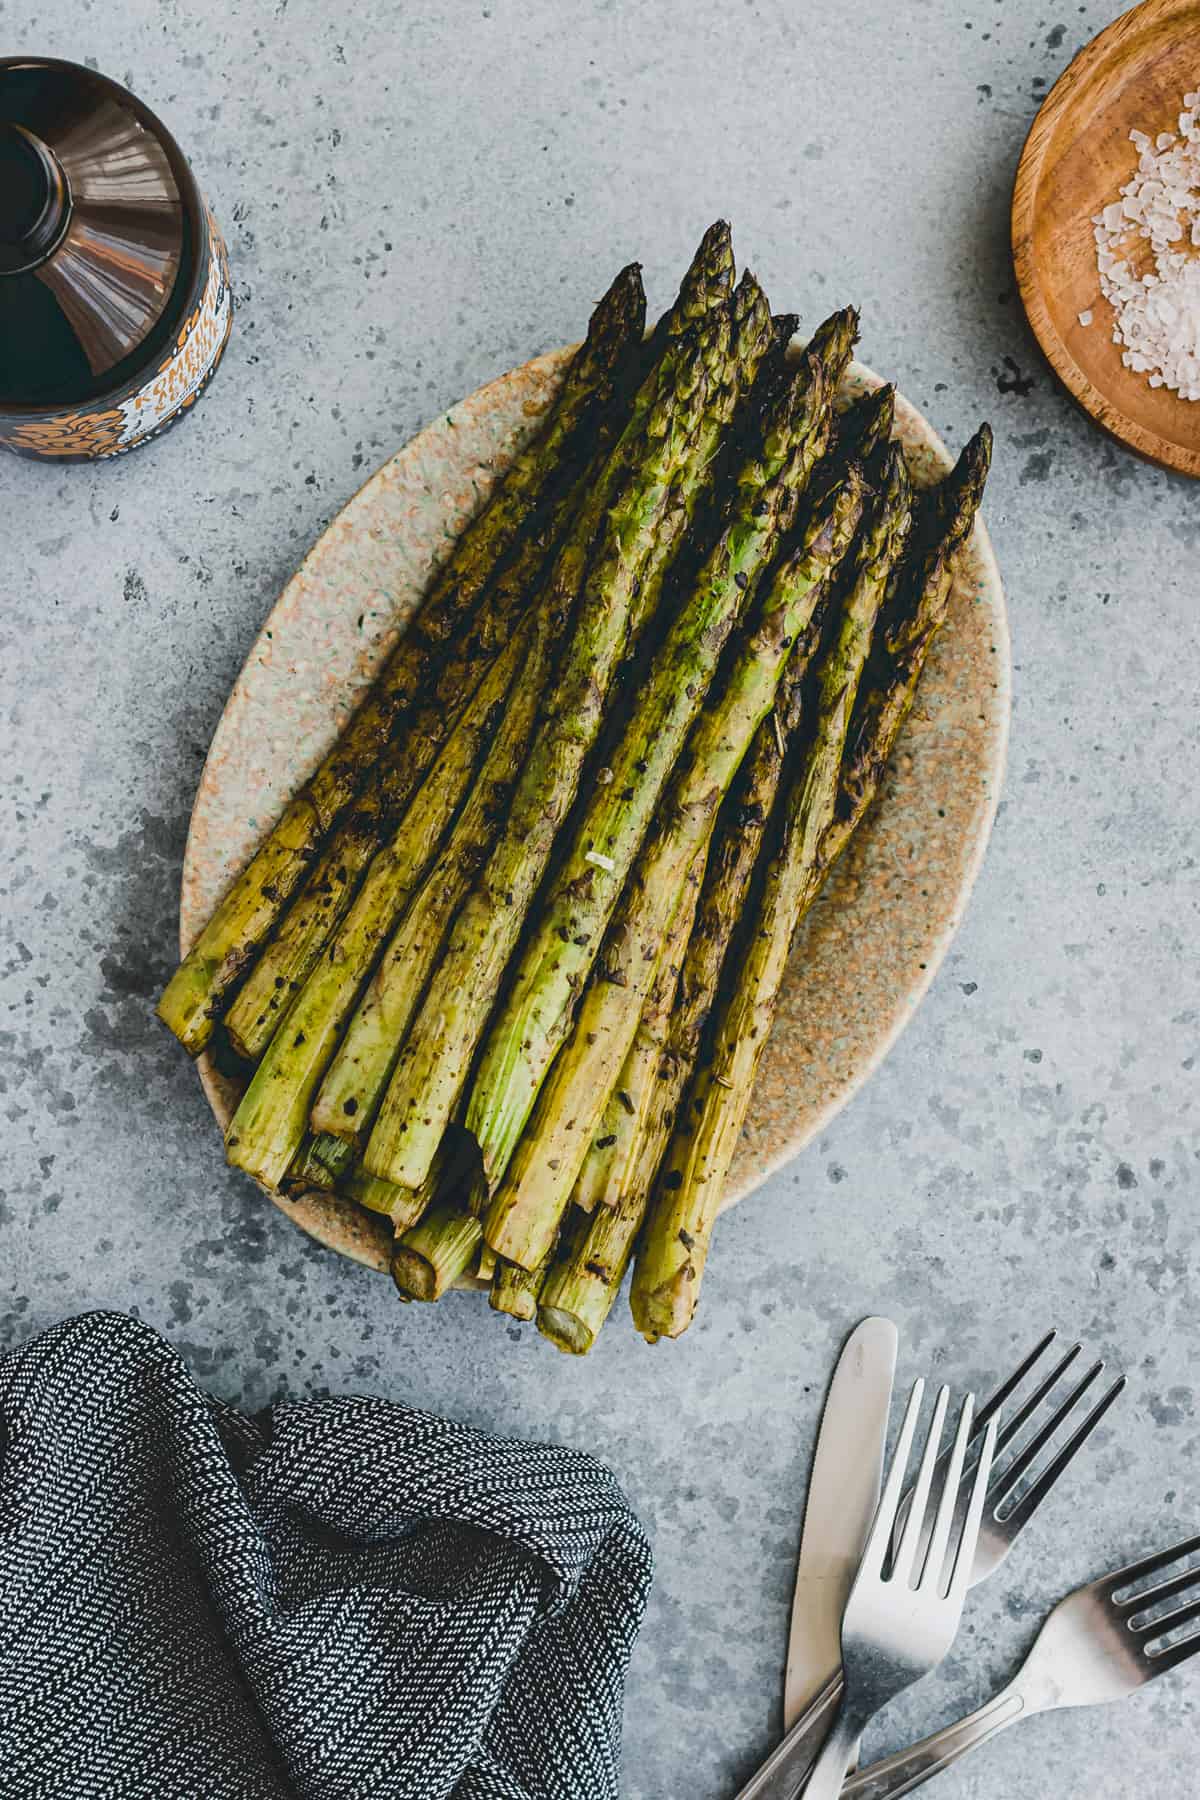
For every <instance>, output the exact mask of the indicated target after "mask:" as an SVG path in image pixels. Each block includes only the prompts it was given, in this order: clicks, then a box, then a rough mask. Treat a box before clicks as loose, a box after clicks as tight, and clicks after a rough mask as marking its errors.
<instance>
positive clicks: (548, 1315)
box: [503, 852, 705, 1356]
mask: <svg viewBox="0 0 1200 1800" xmlns="http://www.w3.org/2000/svg"><path fill="white" fill-rule="evenodd" d="M704 860H705V858H704V853H703V852H701V855H700V857H699V858H698V859H697V862H696V863H695V864H693V866H692V869H691V870H690V871H689V874H688V879H687V883H686V886H685V889H684V897H683V900H682V902H681V904H680V905H679V906H678V907H677V909H676V912H675V917H674V919H673V920H672V921H671V928H670V930H669V932H668V933H667V936H666V938H665V939H664V942H663V947H662V950H661V951H660V953H659V959H658V966H657V968H656V969H655V971H654V980H653V983H652V984H651V987H650V990H649V993H648V994H647V996H646V1003H645V1005H644V1006H643V1008H642V1016H641V1018H640V1019H639V1020H638V1027H637V1033H636V1035H635V1037H634V1040H633V1043H632V1045H631V1046H630V1050H629V1054H628V1055H627V1056H626V1058H625V1062H624V1064H623V1066H622V1069H621V1073H620V1075H619V1076H618V1078H617V1088H616V1090H615V1092H614V1093H613V1094H612V1095H611V1096H610V1098H609V1101H608V1103H607V1105H606V1107H605V1109H604V1113H603V1115H602V1118H601V1121H600V1128H599V1133H598V1135H597V1136H596V1137H594V1138H593V1139H592V1142H591V1143H590V1144H589V1146H588V1152H587V1156H586V1158H585V1160H584V1165H583V1168H582V1169H581V1170H580V1173H579V1179H578V1181H577V1182H576V1184H575V1192H574V1194H573V1196H572V1200H573V1202H574V1207H573V1210H574V1211H575V1212H577V1213H579V1214H582V1215H583V1216H582V1218H581V1228H580V1229H579V1230H578V1231H576V1232H573V1233H572V1234H570V1241H569V1242H565V1243H564V1242H563V1241H562V1239H563V1238H564V1237H566V1235H567V1234H565V1233H564V1234H562V1236H560V1241H559V1247H558V1249H557V1251H556V1252H555V1253H554V1254H553V1255H552V1256H551V1257H549V1258H548V1259H547V1264H548V1267H547V1264H543V1265H542V1269H541V1271H540V1273H539V1276H538V1277H537V1282H536V1286H535V1287H534V1288H533V1292H534V1293H535V1294H536V1295H537V1320H538V1330H539V1331H540V1332H541V1333H542V1334H543V1336H545V1337H548V1338H549V1339H550V1340H551V1341H552V1342H553V1343H555V1344H557V1345H558V1347H559V1349H560V1350H569V1351H571V1352H572V1353H573V1354H576V1355H581V1356H582V1355H585V1354H586V1353H587V1351H588V1350H590V1349H591V1347H592V1344H593V1342H594V1341H595V1336H596V1333H597V1332H598V1331H599V1329H600V1327H601V1325H602V1324H603V1323H604V1320H605V1319H606V1318H607V1316H608V1313H609V1311H610V1309H611V1307H612V1304H613V1301H614V1299H615V1298H616V1295H617V1293H618V1291H619V1289H620V1286H621V1282H622V1281H623V1279H624V1276H625V1270H626V1268H627V1267H628V1263H629V1255H630V1252H631V1251H632V1249H633V1242H634V1238H635V1237H636V1235H637V1228H638V1225H639V1223H640V1221H641V1216H642V1212H643V1210H644V1201H643V1202H642V1203H641V1204H639V1203H638V1200H637V1198H636V1186H635V1184H636V1181H637V1177H638V1174H639V1172H640V1171H639V1168H638V1156H639V1151H640V1149H641V1146H642V1144H643V1143H644V1142H645V1139H646V1133H647V1131H648V1128H649V1118H650V1115H651V1111H652V1106H653V1099H654V1093H655V1089H656V1088H657V1086H658V1083H659V1079H660V1076H661V1074H662V1068H661V1063H662V1056H663V1052H664V1048H665V1040H666V1036H667V1031H668V1027H669V1025H670V1020H671V1015H672V1011H673V1008H674V1006H675V1004H676V1000H677V995H678V990H679V978H680V971H681V965H682V962H683V954H684V951H685V950H686V947H687V943H688V939H689V936H690V934H691V931H692V925H693V921H694V919H695V916H696V905H697V902H698V900H699V897H700V890H701V882H702V878H703V874H704V869H703V864H704ZM516 1266H517V1265H515V1264H513V1263H505V1264H504V1265H503V1267H505V1268H508V1269H512V1268H515V1267H516ZM513 1279H514V1280H515V1277H514V1278H513ZM525 1279H526V1281H528V1282H531V1283H532V1282H533V1280H534V1278H533V1277H531V1276H528V1275H527V1276H526V1277H525ZM529 1316H530V1317H532V1316H533V1315H532V1314H530V1315H529Z"/></svg>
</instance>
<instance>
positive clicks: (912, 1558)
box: [892, 1387, 950, 1586]
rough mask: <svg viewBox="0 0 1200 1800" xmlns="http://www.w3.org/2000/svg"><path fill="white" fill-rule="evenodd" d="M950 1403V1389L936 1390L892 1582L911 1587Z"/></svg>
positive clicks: (894, 1564)
mask: <svg viewBox="0 0 1200 1800" xmlns="http://www.w3.org/2000/svg"><path fill="white" fill-rule="evenodd" d="M949 1404H950V1389H949V1388H948V1387H942V1388H939V1389H938V1397H937V1401H936V1403H935V1405H934V1409H933V1418H932V1419H931V1420H930V1422H929V1431H928V1434H927V1435H926V1438H925V1454H924V1455H923V1456H922V1458H921V1467H920V1469H919V1470H918V1471H917V1483H916V1486H915V1487H914V1489H913V1494H912V1500H911V1501H910V1503H909V1508H908V1520H907V1523H906V1524H905V1527H904V1535H903V1537H902V1538H901V1539H900V1548H899V1549H898V1550H897V1552H896V1557H895V1561H894V1562H893V1564H892V1579H893V1580H894V1581H895V1580H899V1581H902V1582H904V1584H905V1586H911V1585H912V1573H913V1567H914V1565H915V1563H916V1560H917V1550H918V1548H919V1546H920V1542H921V1533H922V1530H923V1529H924V1525H925V1514H926V1512H927V1511H928V1509H929V1490H930V1489H931V1488H932V1486H933V1469H934V1464H935V1463H936V1462H937V1459H938V1451H939V1450H940V1448H941V1444H942V1431H943V1428H944V1426H945V1423H946V1408H947V1407H948V1406H949Z"/></svg>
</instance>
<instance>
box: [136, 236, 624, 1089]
mask: <svg viewBox="0 0 1200 1800" xmlns="http://www.w3.org/2000/svg"><path fill="white" fill-rule="evenodd" d="M644 321H645V295H644V293H643V291H642V284H641V275H640V271H639V269H638V267H637V265H636V264H631V265H630V266H629V267H628V268H626V269H623V270H622V271H621V273H620V274H619V275H618V276H617V278H616V280H615V281H614V282H613V284H612V286H611V287H610V289H609V290H608V293H607V294H606V295H605V296H604V299H603V300H601V302H600V304H599V306H598V307H597V308H596V311H595V312H594V314H593V315H592V320H591V323H590V326H589V329H588V335H587V339H586V341H585V342H584V344H583V345H582V347H581V348H580V350H579V351H578V352H577V354H576V356H575V358H574V359H573V361H572V363H571V365H570V367H569V369H568V371H567V374H566V377H565V378H564V381H563V384H562V387H561V388H560V390H559V393H558V396H557V398H556V400H555V402H554V404H553V406H552V407H551V409H550V412H549V414H548V416H547V419H546V422H545V424H544V425H543V427H542V429H541V431H540V432H539V433H538V434H537V436H536V437H535V438H534V439H533V440H532V441H531V443H530V444H528V445H527V446H526V447H525V448H524V449H523V450H521V451H520V452H519V453H518V454H517V456H516V457H515V458H514V460H513V462H512V464H511V465H510V466H509V468H508V470H507V471H506V472H505V474H504V475H503V476H502V478H501V479H500V481H499V482H498V484H497V486H496V488H495V489H494V490H493V493H492V495H491V497H490V498H489V500H488V501H487V503H486V504H485V506H484V507H483V509H482V510H481V512H480V513H479V515H478V516H477V517H476V518H475V520H474V521H473V522H472V523H471V525H469V526H468V528H467V530H466V531H465V532H464V533H463V535H462V537H461V538H460V539H459V541H458V543H457V544H456V546H455V548H454V550H453V551H452V552H451V554H450V556H449V558H448V559H447V562H446V563H445V565H444V566H443V568H442V569H441V571H440V572H439V574H438V576H437V577H436V578H435V581H434V585H433V588H432V590H431V592H430V594H429V596H428V598H427V599H426V601H425V602H424V604H423V605H422V607H421V610H420V612H419V613H418V615H417V618H416V619H415V620H414V621H413V623H412V625H411V626H410V627H409V629H408V631H407V632H406V633H405V636H404V637H403V639H402V640H401V642H400V644H399V645H398V647H397V649H396V650H395V651H394V652H393V654H392V657H391V659H390V660H389V662H388V664H387V667H386V668H385V670H384V673H383V675H382V676H381V678H380V680H379V681H378V682H377V683H376V685H375V687H374V688H373V689H372V691H371V693H370V694H369V695H368V697H367V699H366V700H365V701H364V702H363V704H362V705H361V706H360V707H359V709H358V711H357V712H356V713H355V715H354V717H353V719H352V720H351V722H350V724H349V726H348V728H347V729H346V731H345V732H344V733H343V734H342V736H341V737H340V739H339V740H338V742H337V743H336V744H335V745H334V747H333V749H332V750H331V751H330V752H329V754H328V755H327V756H326V757H325V759H324V761H323V762H322V763H321V765H320V767H319V768H318V769H317V770H316V772H315V774H313V775H312V776H311V777H310V778H309V780H308V781H307V782H306V783H305V785H304V787H303V788H302V789H301V790H300V792H299V793H298V794H297V795H296V796H295V797H294V798H293V799H292V800H290V801H289V802H288V805H287V806H286V807H285V809H284V812H283V815H282V817H281V818H280V820H279V823H278V824H277V825H276V826H275V828H274V829H273V831H272V832H271V834H270V836H269V837H268V838H267V840H266V842H265V843H264V844H263V845H262V846H261V847H260V849H259V850H258V851H257V852H256V853H255V855H254V857H253V859H252V860H251V862H250V863H249V865H248V866H247V867H246V869H244V870H243V872H242V874H241V875H240V876H239V877H238V879H237V881H235V883H234V884H233V886H232V888H231V889H230V890H229V892H228V893H227V894H226V896H225V898H224V899H223V900H222V901H221V903H220V905H219V906H218V907H217V909H216V911H215V912H214V914H213V916H212V918H211V919H210V920H209V921H208V924H207V925H206V926H205V927H204V930H203V931H202V932H201V933H200V936H199V937H198V938H197V940H196V942H195V943H194V944H193V946H192V948H191V950H190V951H189V952H188V954H187V956H186V957H185V958H184V960H183V962H182V963H181V964H180V966H179V968H178V969H177V970H176V971H175V974H174V975H173V976H172V978H171V980H170V982H169V983H168V984H167V987H166V989H165V991H164V993H163V995H162V997H161V999H160V1000H159V1003H158V1012H159V1017H160V1018H161V1019H162V1020H163V1022H164V1024H166V1025H167V1026H168V1027H169V1028H170V1030H171V1031H173V1032H174V1034H175V1036H176V1037H177V1038H178V1039H179V1040H180V1042H181V1043H182V1044H183V1046H184V1048H185V1049H187V1050H188V1051H189V1052H190V1053H191V1054H192V1055H193V1056H195V1055H199V1053H200V1051H201V1050H203V1049H204V1047H205V1045H206V1044H207V1043H208V1041H209V1038H210V1037H211V1035H212V1030H213V1024H214V1021H215V1019H216V1018H217V1017H218V1015H219V1014H220V1012H221V1010H222V1007H223V1005H224V1002H225V1000H226V997H227V996H228V994H229V993H230V991H231V990H232V989H233V988H234V987H235V985H236V984H237V983H238V981H239V980H240V979H241V978H242V976H243V975H244V974H245V972H246V970H247V968H248V966H249V965H250V963H251V962H252V961H253V959H254V956H255V954H256V952H257V951H258V949H259V948H260V947H261V945H262V944H263V943H264V942H265V941H266V939H267V937H268V936H269V934H270V933H271V931H272V930H273V928H274V926H275V924H276V922H277V921H278V919H279V917H280V915H281V913H282V912H283V909H284V907H285V906H286V905H287V903H288V901H289V900H290V899H291V897H292V895H293V894H294V893H295V891H296V889H297V887H298V886H299V884H300V882H301V881H302V880H303V878H304V877H305V875H306V873H307V872H308V870H309V869H310V867H311V865H312V863H313V861H314V859H315V858H316V856H317V853H318V849H319V846H320V843H321V840H322V838H323V837H324V836H325V835H326V834H327V833H328V831H329V830H330V828H331V827H332V825H333V823H334V820H335V819H336V818H337V816H338V815H339V814H340V813H341V812H342V810H343V809H344V808H345V807H346V806H347V805H349V803H350V802H351V800H352V799H353V798H354V796H355V795H356V793H357V792H358V790H359V788H360V786H361V785H362V783H363V780H364V778H365V776H366V775H367V773H368V771H369V770H371V769H372V768H373V767H374V766H375V765H376V763H377V762H378V760H379V758H380V756H381V755H382V754H383V753H384V752H385V750H386V748H387V746H388V745H389V743H390V742H391V740H392V739H393V737H394V736H395V734H396V729H397V726H398V724H399V722H400V721H401V719H402V718H403V715H404V714H405V713H406V712H407V711H408V710H409V709H410V708H411V707H412V706H413V705H414V704H416V703H417V702H418V701H419V700H420V699H422V698H423V697H424V695H425V694H426V693H427V691H428V689H429V687H430V685H431V680H432V677H433V675H434V673H435V671H436V670H437V668H438V666H439V665H440V664H441V663H442V662H443V660H444V657H445V652H446V647H447V646H448V645H452V644H455V643H457V642H458V641H459V640H461V638H462V637H463V636H464V635H465V634H466V633H467V631H468V628H469V627H471V625H472V624H473V622H474V621H475V620H476V616H477V614H478V613H479V610H480V603H481V600H482V598H483V596H484V594H485V590H486V589H487V587H488V584H489V582H490V581H491V579H492V577H493V575H494V573H495V572H496V570H497V568H498V567H499V566H500V564H501V562H502V561H503V560H504V559H505V558H506V557H507V556H508V554H509V552H510V551H511V550H512V548H513V546H514V545H515V544H516V542H517V540H518V538H519V537H520V535H521V533H522V531H523V530H525V529H526V528H527V527H528V526H529V525H530V524H531V522H533V520H534V517H535V514H536V513H537V511H538V509H539V507H541V506H542V504H543V502H544V501H545V499H546V495H547V489H548V487H549V491H550V493H551V494H553V492H554V484H555V478H556V474H558V472H559V471H560V469H561V468H562V467H563V466H564V464H565V466H566V467H567V468H568V469H569V467H570V456H568V455H567V453H568V452H569V453H571V454H572V455H574V456H575V457H576V458H577V457H578V446H580V445H587V444H588V443H589V441H590V436H591V433H592V431H593V430H594V427H595V423H596V420H597V418H598V416H599V415H600V413H601V412H602V411H603V409H604V408H605V407H606V406H608V405H609V403H610V401H611V399H612V395H613V392H614V389H615V386H616V383H617V381H618V378H619V377H620V375H621V373H622V371H623V369H624V368H625V367H626V365H627V363H628V361H629V358H630V356H631V353H632V352H633V350H634V349H635V347H636V346H637V345H638V343H639V342H640V340H641V335H642V331H643V327H644ZM487 635H488V633H487V623H486V620H485V624H484V631H483V636H484V637H485V638H486V636H487ZM492 654H494V652H492ZM465 660H466V664H467V666H466V667H465V668H463V667H462V664H463V661H464V659H463V658H462V657H461V656H459V655H458V654H457V652H455V651H453V650H452V651H451V654H450V656H449V661H448V664H447V667H446V669H445V671H444V673H443V676H442V679H441V681H440V683H439V688H440V690H441V692H440V702H441V704H442V705H443V707H445V706H449V707H451V708H453V706H454V704H455V703H458V704H461V703H462V701H464V700H465V699H466V698H467V696H468V695H469V694H470V692H471V689H472V687H473V686H474V685H475V682H476V681H477V680H478V678H479V675H480V674H481V673H482V667H483V666H484V665H483V664H481V663H480V660H479V658H478V656H475V657H473V658H467V659H465ZM485 660H490V654H489V655H488V656H487V658H486V659H485ZM426 729H427V727H426ZM409 736H410V737H412V738H413V739H414V751H416V748H417V746H418V745H419V744H420V743H421V741H422V733H421V731H420V730H418V731H415V732H410V733H409ZM440 742H441V738H440V737H438V738H437V739H436V740H435V742H434V744H433V746H432V748H431V749H430V752H429V754H428V755H427V756H426V757H425V761H424V764H423V766H422V768H421V773H424V769H425V768H427V767H428V766H429V763H430V762H431V761H432V759H433V752H434V751H435V750H436V748H437V747H438V745H439V744H440ZM418 760H419V756H418Z"/></svg>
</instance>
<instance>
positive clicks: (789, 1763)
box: [737, 1669, 842, 1800]
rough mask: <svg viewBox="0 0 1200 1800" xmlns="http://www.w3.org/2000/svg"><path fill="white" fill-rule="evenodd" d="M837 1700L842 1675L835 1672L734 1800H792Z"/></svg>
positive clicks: (819, 1745) (821, 1742)
mask: <svg viewBox="0 0 1200 1800" xmlns="http://www.w3.org/2000/svg"><path fill="white" fill-rule="evenodd" d="M841 1698H842V1671H841V1670H840V1669H838V1671H837V1672H836V1674H834V1675H831V1676H830V1678H829V1680H828V1681H827V1682H826V1683H825V1686H824V1687H823V1688H822V1689H821V1691H820V1693H819V1694H818V1695H817V1697H816V1699H815V1700H813V1701H811V1702H810V1703H809V1705H808V1706H807V1707H806V1708H805V1710H804V1711H803V1712H802V1713H801V1714H800V1717H799V1718H798V1719H797V1720H796V1723H795V1724H794V1725H793V1726H792V1728H791V1730H790V1731H788V1732H787V1733H786V1734H785V1736H784V1737H782V1738H781V1739H780V1740H779V1742H778V1744H776V1746H775V1748H774V1750H772V1752H771V1754H770V1756H768V1758H767V1760H766V1762H764V1763H762V1764H761V1765H760V1766H759V1768H758V1769H757V1770H756V1771H755V1773H754V1774H753V1775H752V1776H751V1777H750V1779H749V1781H748V1782H747V1783H746V1785H745V1787H744V1788H741V1789H740V1790H739V1792H738V1795H737V1800H795V1796H796V1795H797V1794H798V1793H799V1792H800V1790H801V1788H802V1787H803V1785H804V1779H805V1776H806V1775H807V1774H808V1772H809V1770H810V1769H811V1768H812V1766H813V1763H814V1762H815V1761H816V1759H817V1752H818V1751H819V1750H820V1748H821V1745H822V1744H823V1743H824V1742H825V1739H826V1738H827V1737H828V1735H829V1727H830V1726H831V1724H832V1723H833V1717H834V1714H835V1713H836V1712H837V1709H838V1706H839V1704H840V1702H841Z"/></svg>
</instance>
